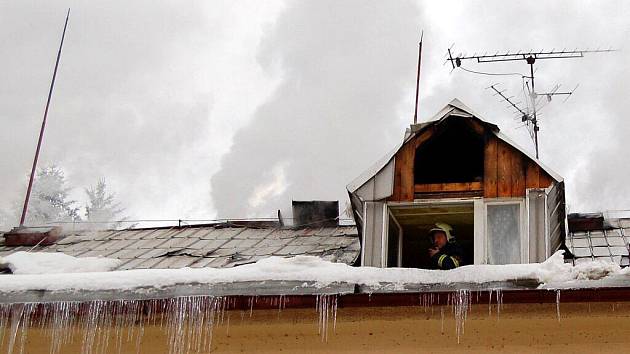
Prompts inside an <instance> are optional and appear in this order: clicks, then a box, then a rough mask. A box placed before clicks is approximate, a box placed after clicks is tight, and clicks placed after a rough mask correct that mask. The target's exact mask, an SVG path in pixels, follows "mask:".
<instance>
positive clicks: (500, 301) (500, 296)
mask: <svg viewBox="0 0 630 354" xmlns="http://www.w3.org/2000/svg"><path fill="white" fill-rule="evenodd" d="M495 292H496V296H497V321H498V320H499V319H500V318H501V309H502V308H503V292H502V291H501V289H495Z"/></svg>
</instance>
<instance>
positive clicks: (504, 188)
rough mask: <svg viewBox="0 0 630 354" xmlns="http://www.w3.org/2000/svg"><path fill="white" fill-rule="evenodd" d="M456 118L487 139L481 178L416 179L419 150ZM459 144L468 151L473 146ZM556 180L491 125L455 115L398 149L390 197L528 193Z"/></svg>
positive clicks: (451, 196) (401, 198)
mask: <svg viewBox="0 0 630 354" xmlns="http://www.w3.org/2000/svg"><path fill="white" fill-rule="evenodd" d="M452 119H458V120H465V124H466V126H467V127H468V128H469V129H470V131H471V132H472V133H473V134H478V135H479V137H480V138H481V139H483V152H480V153H482V154H483V176H482V178H481V180H479V179H476V180H470V181H458V182H456V183H453V182H445V183H416V179H415V178H414V169H415V167H416V166H414V164H415V162H416V152H417V151H418V150H419V148H421V147H423V145H424V144H427V143H428V142H429V141H430V140H432V139H436V137H437V136H439V134H440V133H442V132H443V131H444V129H449V127H450V126H449V124H444V123H446V121H447V120H452ZM456 148H457V149H461V150H462V151H464V150H465V149H468V148H469V147H468V146H456ZM427 167H428V168H431V166H427ZM420 168H422V167H420ZM553 181H554V180H553V178H552V177H551V176H550V175H549V174H548V173H547V172H546V171H544V170H543V169H542V168H541V167H540V166H539V165H538V164H537V163H536V162H535V161H534V160H532V159H531V158H530V157H528V156H527V155H525V154H524V153H522V152H521V151H519V150H518V149H517V148H515V147H514V146H512V145H510V144H508V143H507V142H505V141H503V140H501V139H500V138H498V137H497V136H496V135H495V134H494V133H493V132H492V131H491V128H490V126H489V125H487V124H484V123H483V122H482V121H480V120H478V119H476V118H467V117H456V116H451V117H447V118H445V119H443V120H442V121H440V124H431V125H429V126H426V127H425V128H424V129H422V130H420V131H419V132H418V133H417V134H416V135H415V136H414V137H412V138H411V139H410V140H409V141H407V142H406V143H405V144H403V146H402V147H401V148H400V149H399V150H398V152H397V153H396V155H395V170H394V190H393V194H392V196H391V197H390V198H389V200H390V201H413V200H414V199H430V198H458V197H460V198H463V197H486V198H504V197H505V198H509V197H524V196H525V190H526V188H546V187H549V186H550V185H551V184H552V183H553Z"/></svg>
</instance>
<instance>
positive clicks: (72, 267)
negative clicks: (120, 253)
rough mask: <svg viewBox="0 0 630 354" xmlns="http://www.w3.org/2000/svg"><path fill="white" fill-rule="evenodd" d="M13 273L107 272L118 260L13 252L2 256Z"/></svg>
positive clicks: (117, 263) (114, 266) (57, 253)
mask: <svg viewBox="0 0 630 354" xmlns="http://www.w3.org/2000/svg"><path fill="white" fill-rule="evenodd" d="M4 260H5V262H6V263H7V264H8V266H9V268H10V269H11V271H12V272H13V274H53V273H85V272H107V271H110V270H113V269H115V268H116V267H118V266H119V265H120V261H119V260H117V259H111V258H102V257H84V258H76V257H72V256H68V255H66V254H63V253H59V252H56V253H45V252H32V253H31V252H23V251H21V252H15V253H12V254H11V255H9V256H7V257H5V258H4ZM0 263H2V261H1V260H0Z"/></svg>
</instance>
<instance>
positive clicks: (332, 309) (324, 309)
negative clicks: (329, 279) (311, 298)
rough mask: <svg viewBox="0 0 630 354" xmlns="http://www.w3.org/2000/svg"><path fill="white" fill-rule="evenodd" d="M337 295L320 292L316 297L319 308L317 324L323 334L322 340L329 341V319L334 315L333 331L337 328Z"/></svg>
mask: <svg viewBox="0 0 630 354" xmlns="http://www.w3.org/2000/svg"><path fill="white" fill-rule="evenodd" d="M337 301H338V299H337V295H327V294H320V295H317V297H316V299H315V304H316V310H317V314H318V316H317V318H318V321H317V326H318V334H319V335H320V336H321V339H322V342H328V321H329V318H330V316H331V315H332V317H333V319H332V321H333V332H334V331H335V330H336V328H337Z"/></svg>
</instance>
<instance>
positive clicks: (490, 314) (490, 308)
mask: <svg viewBox="0 0 630 354" xmlns="http://www.w3.org/2000/svg"><path fill="white" fill-rule="evenodd" d="M490 316H492V289H490V290H489V291H488V317H490Z"/></svg>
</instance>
